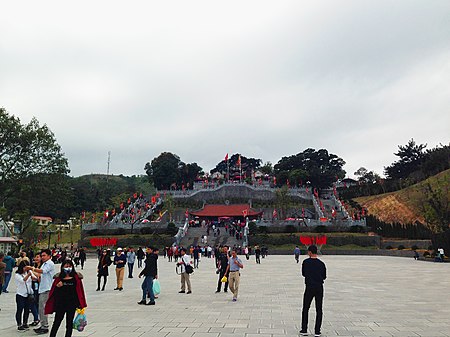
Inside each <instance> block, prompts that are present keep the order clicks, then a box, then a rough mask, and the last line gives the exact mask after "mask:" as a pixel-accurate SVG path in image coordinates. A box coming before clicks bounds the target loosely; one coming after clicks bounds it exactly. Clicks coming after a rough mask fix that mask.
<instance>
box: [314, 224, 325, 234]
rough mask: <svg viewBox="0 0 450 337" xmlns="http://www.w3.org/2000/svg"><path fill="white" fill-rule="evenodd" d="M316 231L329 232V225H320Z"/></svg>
mask: <svg viewBox="0 0 450 337" xmlns="http://www.w3.org/2000/svg"><path fill="white" fill-rule="evenodd" d="M315 232H316V233H326V232H327V226H325V225H319V226H317V227H316V228H315Z"/></svg>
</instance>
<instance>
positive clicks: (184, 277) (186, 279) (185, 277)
mask: <svg viewBox="0 0 450 337" xmlns="http://www.w3.org/2000/svg"><path fill="white" fill-rule="evenodd" d="M191 264H192V261H191V257H190V256H189V255H187V254H186V248H181V261H180V262H178V263H177V265H178V266H181V291H179V293H180V294H184V293H186V284H187V290H188V291H187V293H186V294H190V293H192V291H191V280H190V274H188V273H186V266H187V265H191Z"/></svg>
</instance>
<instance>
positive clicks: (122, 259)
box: [114, 247, 127, 291]
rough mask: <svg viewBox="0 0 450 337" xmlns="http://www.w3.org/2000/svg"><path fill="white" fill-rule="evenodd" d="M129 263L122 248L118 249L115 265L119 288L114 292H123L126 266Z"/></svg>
mask: <svg viewBox="0 0 450 337" xmlns="http://www.w3.org/2000/svg"><path fill="white" fill-rule="evenodd" d="M126 263H127V258H126V256H125V254H124V253H123V249H122V248H120V247H119V248H117V253H116V255H115V256H114V265H115V266H116V278H117V287H115V288H114V290H119V291H122V290H123V276H124V273H125V264H126Z"/></svg>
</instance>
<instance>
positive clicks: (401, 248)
mask: <svg viewBox="0 0 450 337" xmlns="http://www.w3.org/2000/svg"><path fill="white" fill-rule="evenodd" d="M397 249H398V250H403V249H405V246H403V245H399V246H398V248H397Z"/></svg>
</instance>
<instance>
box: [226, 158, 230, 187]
mask: <svg viewBox="0 0 450 337" xmlns="http://www.w3.org/2000/svg"><path fill="white" fill-rule="evenodd" d="M227 183H230V162H229V161H228V159H227Z"/></svg>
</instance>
